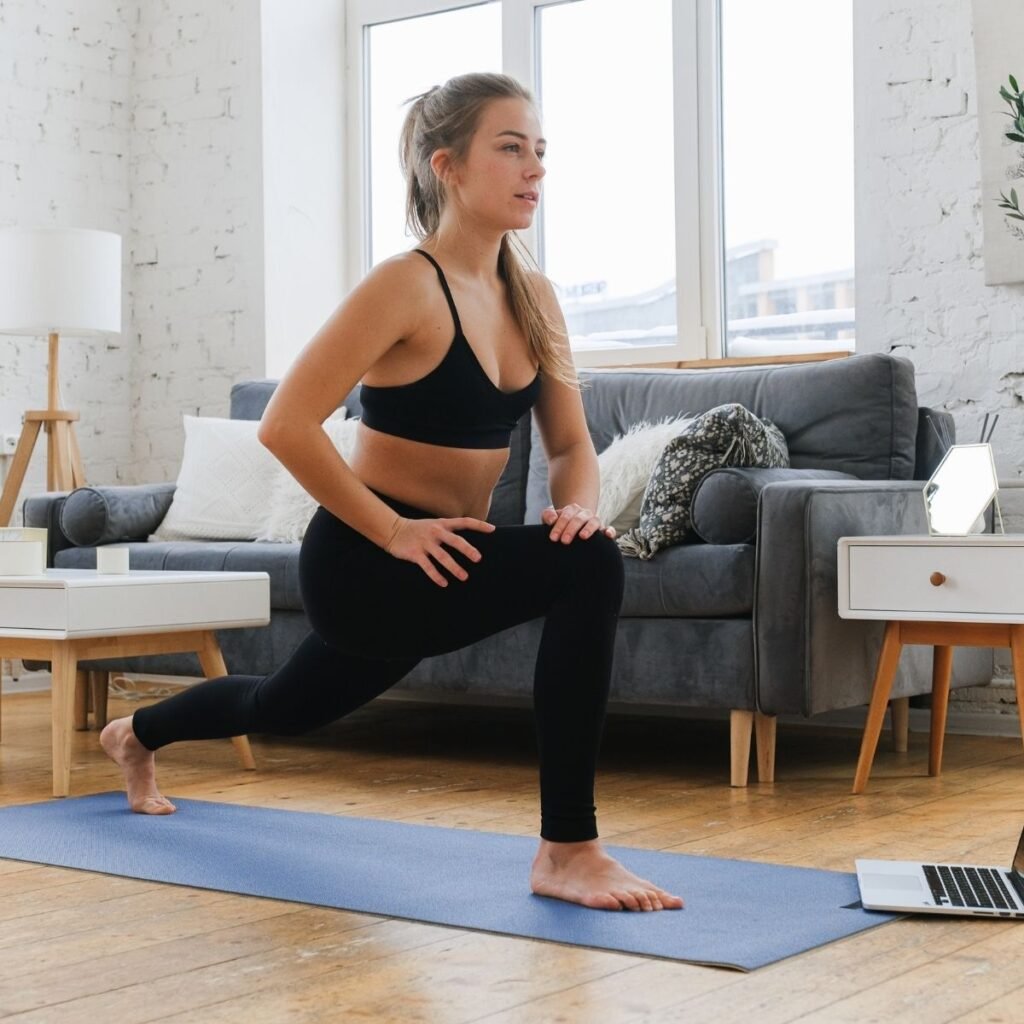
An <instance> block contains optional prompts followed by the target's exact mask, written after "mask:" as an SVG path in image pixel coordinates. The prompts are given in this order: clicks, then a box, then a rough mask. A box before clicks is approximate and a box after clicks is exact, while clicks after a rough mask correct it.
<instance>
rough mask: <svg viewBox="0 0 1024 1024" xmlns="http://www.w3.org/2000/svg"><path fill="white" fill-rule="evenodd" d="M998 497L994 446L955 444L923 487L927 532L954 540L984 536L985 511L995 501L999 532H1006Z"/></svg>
mask: <svg viewBox="0 0 1024 1024" xmlns="http://www.w3.org/2000/svg"><path fill="white" fill-rule="evenodd" d="M998 494H999V481H998V478H997V477H996V465H995V460H994V459H993V458H992V446H991V445H990V444H955V445H953V446H952V447H951V448H950V449H949V450H948V451H947V452H946V454H945V456H944V457H943V459H942V462H940V463H939V465H938V468H937V469H936V470H935V472H934V473H933V474H932V476H931V479H930V480H929V481H928V483H926V484H925V487H924V507H925V512H926V514H927V516H928V532H929V533H930V534H938V535H941V536H951V537H966V536H967V535H968V534H970V533H984V531H985V512H986V510H987V509H988V506H989V504H991V503H992V502H993V501H994V502H995V508H996V517H997V521H998V523H999V532H1000V533H1003V532H1005V531H1004V530H1003V517H1002V513H1001V512H1000V511H999V496H998Z"/></svg>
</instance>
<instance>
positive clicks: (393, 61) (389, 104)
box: [366, 4, 501, 268]
mask: <svg viewBox="0 0 1024 1024" xmlns="http://www.w3.org/2000/svg"><path fill="white" fill-rule="evenodd" d="M366 64H367V72H368V75H367V77H368V83H369V88H368V97H367V98H368V100H369V103H368V110H367V113H368V125H367V127H368V135H369V143H370V145H369V150H370V152H369V162H368V168H367V170H368V173H367V176H366V180H367V183H368V188H367V192H368V194H369V206H370V248H369V253H368V254H367V255H368V258H367V268H369V267H371V266H373V265H374V264H375V263H378V262H379V261H380V260H382V259H385V258H386V257H388V256H393V255H394V254H395V253H396V252H401V251H402V250H403V249H410V248H412V247H413V246H414V245H415V244H416V240H415V239H414V238H412V236H411V235H409V234H408V233H407V232H406V230H405V180H404V178H403V177H402V170H401V166H400V165H399V161H398V140H399V135H400V132H401V129H402V121H403V120H405V115H406V113H407V112H408V109H409V106H410V104H406V103H405V101H406V100H408V99H411V98H412V97H413V96H416V95H418V94H419V93H421V92H426V91H427V89H429V88H430V87H431V86H432V85H443V84H444V82H445V80H446V79H448V78H451V77H452V75H461V74H464V73H465V72H467V71H500V70H501V8H500V6H499V5H498V4H478V5H476V6H474V7H461V8H457V9H455V10H451V11H439V12H438V13H436V14H427V15H421V16H420V17H416V18H403V19H402V20H400V21H389V22H385V23H384V24H380V25H371V26H369V28H368V30H367V42H366Z"/></svg>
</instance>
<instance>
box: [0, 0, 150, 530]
mask: <svg viewBox="0 0 1024 1024" xmlns="http://www.w3.org/2000/svg"><path fill="white" fill-rule="evenodd" d="M70 6H71V5H65V4H56V3H52V2H41V0H37V2H31V0H0V80H2V81H3V82H4V83H6V84H5V85H4V86H3V99H4V102H3V104H2V105H0V226H4V227H6V226H11V225H25V226H30V225H40V226H49V225H53V226H61V227H89V228H101V229H104V230H107V231H116V232H118V233H119V234H121V235H122V236H123V237H124V236H127V234H128V231H129V220H130V215H129V205H130V189H129V170H128V168H129V163H130V159H131V121H130V119H131V105H132V87H131V84H132V62H133V51H134V44H133V39H132V34H133V30H134V20H135V9H134V7H132V6H128V7H124V6H119V5H117V4H115V3H113V2H109V3H99V2H97V3H90V4H85V5H82V4H79V5H74V6H75V7H76V8H79V9H77V10H70V9H69V7H70ZM125 249H127V238H125ZM122 301H123V305H122V326H123V329H124V333H123V334H122V335H121V336H120V337H113V338H88V339H85V338H74V337H71V336H68V337H65V338H62V341H61V346H60V364H59V365H60V381H61V392H62V396H63V404H64V407H65V408H69V409H77V410H78V411H79V412H80V413H81V420H80V422H79V423H78V426H77V428H76V430H77V433H78V438H79V443H80V445H81V449H82V460H83V462H84V465H85V471H86V475H87V478H88V479H89V480H90V481H103V482H116V481H129V480H131V479H132V473H133V465H132V459H133V453H132V443H131V430H130V416H129V406H130V402H131V395H132V381H131V377H132V345H131V337H132V333H131V309H132V302H131V268H130V263H129V261H128V260H127V259H126V260H125V267H124V282H123V300H122ZM46 359H47V345H46V339H45V338H31V337H11V336H5V335H0V432H18V431H20V429H21V416H22V413H23V412H24V411H25V410H26V409H41V408H45V406H46ZM3 462H4V463H6V464H5V465H4V466H3V471H4V472H6V469H7V468H8V466H7V464H9V462H10V460H9V459H8V460H3ZM45 466H46V442H45V435H41V436H40V440H39V441H38V442H37V443H36V448H35V453H34V456H33V459H32V463H31V465H30V466H29V471H28V476H27V477H26V483H25V486H24V488H23V490H22V492H21V493H22V496H26V495H28V494H34V493H37V492H40V491H44V490H46V469H45ZM14 521H15V522H20V521H21V500H19V502H18V511H17V512H16V515H15V520H14Z"/></svg>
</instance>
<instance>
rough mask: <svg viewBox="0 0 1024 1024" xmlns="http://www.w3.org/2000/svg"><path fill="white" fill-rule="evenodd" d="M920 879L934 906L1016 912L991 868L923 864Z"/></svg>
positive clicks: (1008, 895) (1015, 905)
mask: <svg viewBox="0 0 1024 1024" xmlns="http://www.w3.org/2000/svg"><path fill="white" fill-rule="evenodd" d="M922 867H923V868H924V877H925V878H926V879H927V881H928V885H929V887H930V888H931V891H932V898H933V899H934V900H935V902H936V903H938V904H940V905H942V906H947V907H950V906H952V907H982V908H985V909H988V908H992V909H996V910H1016V909H1017V904H1016V902H1015V901H1014V899H1013V897H1012V896H1011V895H1010V893H1009V892H1008V891H1007V888H1006V883H1005V882H1004V881H1003V878H1002V875H1000V874H999V873H998V872H997V871H993V870H992V869H991V868H970V867H947V866H946V865H935V864H923V865H922Z"/></svg>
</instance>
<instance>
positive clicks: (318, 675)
mask: <svg viewBox="0 0 1024 1024" xmlns="http://www.w3.org/2000/svg"><path fill="white" fill-rule="evenodd" d="M544 147H545V141H544V139H543V138H541V134H540V120H539V117H538V112H537V109H536V106H535V104H534V101H533V99H532V96H531V94H530V93H529V92H528V91H527V90H526V89H525V88H524V87H523V86H522V85H520V84H519V83H518V82H517V81H515V79H513V78H510V77H508V76H505V75H499V74H468V75H460V76H459V77H457V78H452V79H450V80H449V81H448V82H446V83H445V85H444V86H442V87H437V86H435V87H433V88H432V89H430V90H429V91H428V92H426V93H424V94H422V95H421V96H419V97H417V98H416V100H415V102H414V103H413V105H412V107H411V109H410V110H409V112H408V114H407V116H406V119H405V123H404V126H403V130H402V140H401V156H402V165H403V169H404V171H405V174H406V177H407V182H408V194H407V207H406V214H407V223H408V225H409V227H410V229H411V231H412V232H413V233H414V235H415V236H416V237H417V238H419V239H420V240H421V245H420V246H419V247H417V248H415V249H413V250H411V251H408V252H402V253H399V254H398V255H395V256H392V257H391V258H390V259H386V260H384V261H383V262H381V263H379V264H378V265H377V266H375V267H374V268H373V269H372V270H371V271H370V272H369V273H368V274H367V275H366V277H365V278H364V279H363V280H362V281H361V282H360V283H359V285H358V286H357V287H356V288H354V289H353V290H352V292H351V294H349V295H348V296H347V297H346V298H345V300H344V301H343V302H342V303H341V304H340V306H339V307H338V309H337V310H336V311H335V313H334V314H333V315H332V316H331V317H330V319H329V320H328V321H327V323H326V324H325V325H324V326H323V328H322V329H321V330H320V331H319V332H318V333H317V334H316V335H315V336H314V337H313V339H312V340H311V341H310V342H309V343H308V344H307V345H306V347H305V348H304V349H303V351H302V352H301V353H300V354H299V356H298V357H297V358H296V360H295V362H294V364H293V365H292V366H291V367H290V368H289V370H288V372H287V373H286V374H285V376H284V378H283V379H282V381H281V382H280V384H279V385H278V387H277V388H276V390H275V391H274V394H273V397H272V398H271V400H270V402H269V404H268V405H267V408H266V411H265V413H264V415H263V419H262V421H261V423H260V427H259V437H260V440H261V441H262V442H263V444H264V445H266V447H267V448H269V449H270V450H271V451H272V452H273V453H274V454H275V455H276V456H277V458H278V459H280V461H281V462H282V463H283V464H284V466H285V467H287V469H288V470H289V471H290V472H291V473H292V474H293V475H294V476H295V478H296V479H297V480H298V482H299V483H301V484H302V486H303V487H304V488H305V489H306V490H307V491H308V492H309V493H310V494H311V495H312V496H313V497H314V498H315V499H316V500H317V501H318V502H319V507H318V509H317V511H316V513H315V514H314V516H313V518H312V520H311V521H310V523H309V526H308V528H307V530H306V534H305V537H304V539H303V542H302V548H301V553H300V559H299V578H300V588H301V593H302V598H303V603H304V606H305V609H306V613H307V615H308V616H309V619H310V623H311V625H312V627H313V631H312V632H311V633H310V634H309V636H308V637H307V638H306V639H305V640H304V641H303V642H302V643H301V644H300V645H299V647H298V648H297V649H296V650H295V652H294V654H293V655H292V656H291V658H290V659H289V660H288V661H287V662H286V663H285V664H284V665H282V666H281V667H280V668H279V669H278V670H277V671H276V672H273V673H271V674H270V675H269V676H265V677H258V676H238V675H229V676H224V677H222V678H219V679H211V680H208V681H206V682H204V683H200V684H198V685H197V686H194V687H191V688H190V689H188V690H186V691H183V692H182V693H181V694H178V695H176V696H174V697H171V698H169V699H167V700H165V701H162V702H160V703H159V704H155V705H152V706H150V707H147V708H143V709H140V710H139V711H137V712H135V714H134V716H132V717H130V718H121V719H118V720H117V721H114V722H111V723H110V725H108V726H107V728H106V729H105V730H104V732H103V734H102V736H101V741H102V743H103V746H104V748H105V749H106V750H107V752H108V753H109V754H110V756H111V757H113V759H114V760H115V761H116V762H117V763H118V764H119V765H120V766H121V767H122V769H123V770H124V773H125V778H126V782H127V789H128V799H129V802H130V805H131V807H132V809H133V810H135V811H138V812H141V813H145V814H168V813H171V812H172V811H173V810H174V806H173V804H172V803H171V802H170V801H169V800H167V799H166V798H165V797H163V796H162V795H161V794H160V792H159V790H158V789H157V786H156V776H155V764H154V751H156V750H157V749H159V748H160V747H162V746H165V745H166V744H168V743H171V742H173V741H175V740H184V739H213V738H218V737H225V736H234V735H239V734H242V733H276V734H286V735H288V734H298V733H301V732H305V731H307V730H309V729H313V728H315V727H317V726H320V725H323V724H325V723H326V722H329V721H332V720H334V719H336V718H340V717H341V716H342V715H346V714H348V713H349V712H350V711H352V710H354V709H355V708H358V707H360V706H361V705H363V704H365V703H366V702H367V701H369V700H371V699H372V698H373V697H375V696H377V695H378V694H380V693H382V692H383V691H384V690H386V689H387V688H388V687H390V686H392V685H393V684H394V683H396V682H397V681H398V680H399V679H401V678H402V677H403V676H405V675H406V674H407V673H408V672H409V671H411V669H412V668H413V667H414V666H415V665H416V664H417V663H418V662H419V661H420V660H421V659H423V658H425V657H430V656H432V655H437V654H441V653H444V652H446V651H452V650H456V649H458V648H461V647H464V646H466V645H468V644H471V643H473V642H475V641H477V640H480V639H481V638H483V637H486V636H489V635H491V634H493V633H497V632H498V631H500V630H503V629H507V628H508V627H510V626H513V625H515V624H517V623H521V622H525V621H528V620H530V619H535V618H540V617H543V618H544V619H545V624H544V630H543V634H542V638H541V642H540V646H539V650H538V654H537V662H536V669H535V677H534V706H535V720H536V729H537V739H538V745H539V749H540V794H541V800H540V803H541V816H540V817H541V824H540V847H539V849H538V851H537V855H536V857H535V859H534V861H533V865H532V870H531V875H530V886H531V889H532V891H533V892H535V893H538V894H540V895H544V896H552V897H555V898H557V899H562V900H568V901H570V902H574V903H580V904H583V905H584V906H587V907H594V908H601V909H608V910H618V909H621V908H626V909H630V910H662V909H669V908H672V909H675V908H679V907H681V906H682V900H680V899H679V898H678V897H677V896H674V895H671V894H670V893H668V892H666V891H665V890H663V889H661V888H659V887H658V886H657V885H655V884H654V883H652V882H649V881H646V880H645V879H642V878H638V877H637V876H636V875H634V874H632V873H631V872H629V871H627V870H626V869H625V868H624V867H623V866H622V865H621V864H619V863H618V862H617V861H616V860H615V859H614V858H612V857H611V856H609V855H608V854H607V853H606V852H605V851H604V850H603V849H602V848H601V844H600V842H599V840H598V833H597V821H596V815H595V806H594V774H595V770H596V764H597V755H598V748H599V745H600V740H601V733H602V729H603V725H604V716H605V706H606V703H607V697H608V688H609V682H610V678H611V666H612V652H613V646H614V640H615V630H616V623H617V621H618V614H619V609H620V606H621V603H622V592H623V567H622V556H621V554H620V552H619V549H618V547H617V545H616V543H615V541H614V539H613V538H614V530H613V529H612V528H611V527H607V526H605V525H604V524H602V523H601V521H600V520H599V519H598V517H597V515H596V514H595V512H594V510H595V509H596V507H597V500H598V469H597V456H596V454H595V451H594V447H593V444H592V442H591V439H590V435H589V433H588V431H587V426H586V422H585V420H584V415H583V404H582V402H581V400H580V394H579V382H578V380H577V378H576V374H575V372H574V368H573V363H572V358H571V355H570V351H569V345H568V337H567V333H566V330H565V323H564V320H563V319H562V315H561V311H560V310H559V307H558V302H557V300H556V298H555V295H554V291H553V289H552V287H551V285H550V283H549V282H548V280H547V278H546V277H544V275H543V274H541V273H539V272H535V271H530V270H527V269H526V268H525V267H524V266H523V264H522V263H521V262H520V259H519V257H518V256H517V254H516V253H515V251H514V250H513V248H512V244H511V238H512V232H514V231H516V230H519V229H523V228H527V227H529V226H530V224H531V222H532V221H533V217H534V214H535V212H536V209H537V204H538V202H539V200H540V192H541V181H542V179H543V177H544V163H543V157H544ZM453 330H454V336H453ZM359 381H362V387H361V391H360V400H361V404H362V407H363V414H362V421H361V423H360V426H359V427H358V436H357V441H356V448H355V451H354V454H353V455H352V457H351V459H350V460H349V462H348V463H347V464H346V462H345V461H344V460H343V459H342V458H341V457H340V455H339V454H338V453H337V451H336V450H335V448H334V446H333V445H332V443H331V441H330V439H329V438H328V436H327V434H326V433H325V432H324V430H323V429H322V426H321V425H322V424H323V422H324V421H325V420H326V419H327V418H328V416H329V415H330V414H331V413H332V412H334V410H335V409H336V408H337V407H338V405H339V404H340V403H341V402H342V400H343V399H344V397H345V396H346V395H347V394H348V393H349V391H350V390H351V389H352V388H353V387H354V386H355V385H356V383H357V382H359ZM531 408H532V409H533V410H534V413H535V415H536V419H537V423H538V425H539V429H540V432H541V436H542V438H543V443H544V449H545V452H546V453H547V456H548V460H549V467H550V485H551V495H552V498H553V500H554V505H552V506H550V507H548V508H547V509H545V511H544V513H543V515H542V522H541V523H539V524H530V525H515V526H495V525H494V524H492V523H489V522H487V514H488V511H489V508H490V502H491V494H492V491H493V490H494V487H495V485H496V483H497V481H498V478H499V476H500V475H501V472H502V470H503V469H504V467H505V464H506V462H507V460H508V456H509V439H510V435H511V431H512V429H513V427H514V426H515V424H516V422H517V421H518V420H519V419H520V417H522V416H524V415H526V414H527V413H528V412H529V410H530V409H531ZM339 580H342V581H344V584H343V585H339Z"/></svg>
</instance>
